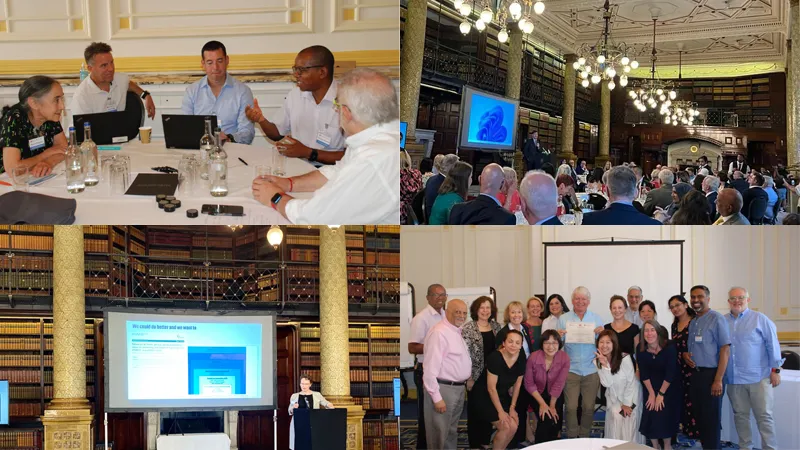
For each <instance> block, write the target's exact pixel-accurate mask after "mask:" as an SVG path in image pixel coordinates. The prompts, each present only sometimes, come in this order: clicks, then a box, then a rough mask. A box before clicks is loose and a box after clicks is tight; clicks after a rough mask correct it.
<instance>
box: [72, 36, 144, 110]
mask: <svg viewBox="0 0 800 450" xmlns="http://www.w3.org/2000/svg"><path fill="white" fill-rule="evenodd" d="M83 57H84V59H85V60H86V67H87V68H88V69H89V76H88V77H86V79H85V80H83V81H82V82H81V84H80V85H79V86H78V89H76V90H75V94H73V96H72V103H71V104H70V112H71V113H72V115H73V116H74V115H78V114H97V113H104V112H111V111H125V104H126V100H127V95H128V91H133V92H135V93H136V95H138V96H140V97H142V99H144V102H145V103H144V104H145V110H147V116H148V117H150V118H151V119H153V118H155V117H156V105H155V104H154V103H153V97H152V96H151V95H150V93H149V92H147V91H145V90H144V89H142V88H140V87H139V85H138V84H136V83H134V82H133V81H130V79H129V78H128V75H126V74H124V73H116V71H115V69H114V56H113V55H111V46H109V45H108V44H105V43H103V42H92V43H91V44H90V45H89V46H88V47H86V50H84V52H83Z"/></svg>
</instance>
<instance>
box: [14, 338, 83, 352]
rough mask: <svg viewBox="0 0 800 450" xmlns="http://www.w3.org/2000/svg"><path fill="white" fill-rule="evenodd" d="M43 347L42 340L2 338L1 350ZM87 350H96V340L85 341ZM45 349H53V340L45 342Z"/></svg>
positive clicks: (49, 339) (47, 339)
mask: <svg viewBox="0 0 800 450" xmlns="http://www.w3.org/2000/svg"><path fill="white" fill-rule="evenodd" d="M41 345H42V340H41V339H40V338H0V350H39V349H40V348H41ZM85 346H86V350H94V340H93V339H86V340H85ZM44 349H45V350H52V349H53V338H46V339H45V340H44Z"/></svg>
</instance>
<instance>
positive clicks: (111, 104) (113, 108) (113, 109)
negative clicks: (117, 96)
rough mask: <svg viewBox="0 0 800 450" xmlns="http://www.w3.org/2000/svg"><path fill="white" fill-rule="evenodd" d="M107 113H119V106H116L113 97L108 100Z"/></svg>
mask: <svg viewBox="0 0 800 450" xmlns="http://www.w3.org/2000/svg"><path fill="white" fill-rule="evenodd" d="M106 112H117V105H115V104H114V100H113V99H112V98H111V97H108V98H107V99H106Z"/></svg>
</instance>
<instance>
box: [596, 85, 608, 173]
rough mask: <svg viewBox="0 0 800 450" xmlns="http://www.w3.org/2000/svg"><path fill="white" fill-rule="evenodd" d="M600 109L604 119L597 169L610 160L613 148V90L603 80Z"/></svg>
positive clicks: (601, 126)
mask: <svg viewBox="0 0 800 450" xmlns="http://www.w3.org/2000/svg"><path fill="white" fill-rule="evenodd" d="M600 84H601V85H602V86H601V91H600V107H601V108H602V117H601V118H600V154H599V155H597V157H596V158H595V159H594V165H595V167H603V166H604V165H605V163H606V161H608V160H609V159H610V157H609V155H610V151H609V150H610V147H611V90H610V89H609V88H608V82H607V81H605V80H603V81H601V82H600Z"/></svg>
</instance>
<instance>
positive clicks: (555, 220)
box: [542, 217, 564, 225]
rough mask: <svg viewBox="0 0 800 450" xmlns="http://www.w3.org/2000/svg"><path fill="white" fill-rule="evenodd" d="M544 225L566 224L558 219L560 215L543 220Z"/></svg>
mask: <svg viewBox="0 0 800 450" xmlns="http://www.w3.org/2000/svg"><path fill="white" fill-rule="evenodd" d="M542 225H564V224H563V223H561V221H560V220H558V217H551V218H549V219H547V220H545V221H544V222H542Z"/></svg>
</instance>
